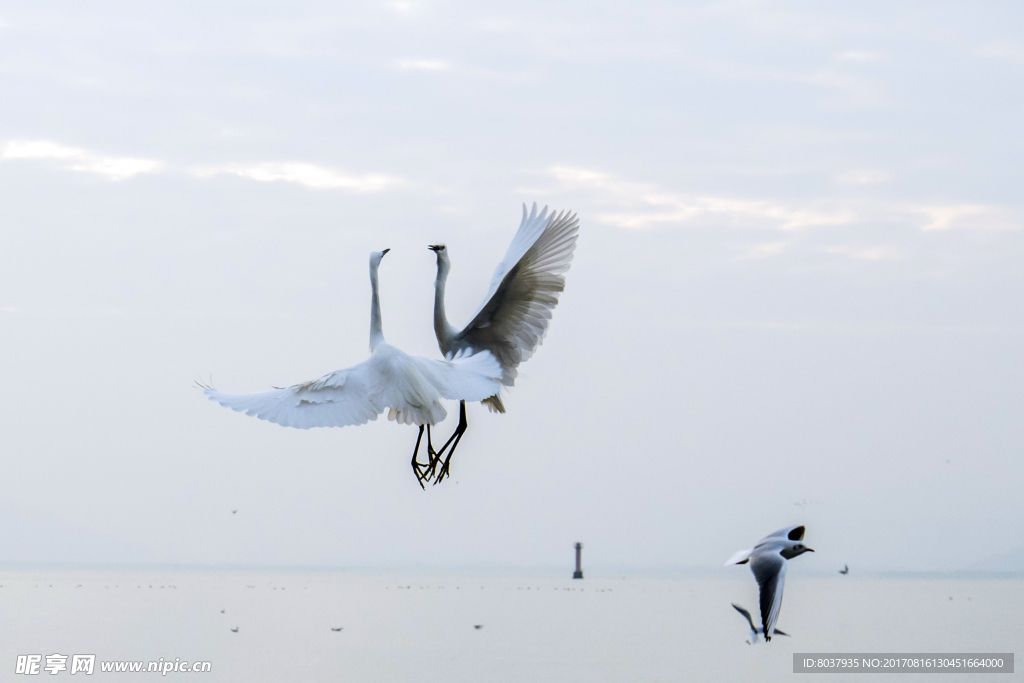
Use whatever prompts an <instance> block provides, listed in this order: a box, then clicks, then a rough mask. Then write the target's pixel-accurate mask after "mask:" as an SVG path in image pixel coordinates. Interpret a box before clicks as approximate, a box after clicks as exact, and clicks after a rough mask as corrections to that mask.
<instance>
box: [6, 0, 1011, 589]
mask: <svg viewBox="0 0 1024 683" xmlns="http://www.w3.org/2000/svg"><path fill="white" fill-rule="evenodd" d="M1022 26H1024V9H1022V8H1021V7H1020V6H1019V4H1017V3H1009V2H1006V3H999V2H996V3H985V4H983V5H979V4H976V3H975V4H965V3H951V2H931V1H928V2H923V1H922V2H906V3H899V4H897V5H894V4H893V3H882V2H862V3H855V4H853V5H850V4H849V3H820V2H771V3H769V2H753V1H750V2H748V1H723V2H691V3H678V2H672V3H660V2H647V1H639V2H630V3H622V2H615V3H609V2H592V3H585V4H580V3H550V2H544V3H540V2H524V3H516V4H515V6H514V7H513V6H511V5H509V3H493V2H472V3H470V2H463V3H460V2H440V1H439V2H431V1H425V2H419V1H416V0H400V1H395V2H378V3H354V2H353V3H336V2H331V3H328V2H292V3H286V4H281V3H266V2H211V1H209V0H204V1H203V2H173V3H171V2H163V3H144V4H139V3H128V2H95V3H89V5H88V7H86V6H83V5H81V4H80V3H75V2H52V3H45V5H43V4H40V3H37V2H28V1H18V0H13V1H11V2H6V3H4V5H3V6H2V8H0V207H2V210H0V442H2V458H3V463H4V476H3V477H0V537H2V538H3V539H4V542H3V544H0V563H20V562H40V563H42V562H46V563H50V562H53V563H80V562H101V563H164V564H183V565H184V564H211V565H275V566H313V567H332V568H367V567H370V568H374V567H376V568H399V567H410V568H434V567H442V568H443V567H471V568H495V569H497V570H502V571H513V570H517V568H521V569H522V568H537V567H551V568H556V569H558V568H562V567H564V568H565V569H566V571H571V568H572V561H573V550H572V544H573V543H574V542H576V541H582V542H583V543H584V547H585V550H584V567H585V569H589V570H590V571H591V572H597V573H599V574H600V573H602V572H604V573H606V574H614V573H616V572H639V571H650V570H659V569H661V570H667V571H676V570H679V571H682V570H684V569H685V568H711V567H716V566H720V565H721V563H722V562H723V561H724V560H725V559H726V558H727V557H729V555H731V554H732V552H733V551H735V550H736V549H738V548H743V547H750V546H751V545H752V544H753V543H755V542H756V541H757V539H759V538H760V537H762V536H763V535H765V534H767V533H769V532H771V531H774V530H775V529H778V528H781V527H784V526H787V525H790V524H797V523H804V524H806V525H807V529H808V530H807V537H806V541H807V543H808V544H809V545H810V546H811V547H814V548H815V549H816V550H817V552H816V553H815V555H813V556H812V555H808V556H806V557H807V558H810V559H808V560H806V561H804V562H803V564H804V565H806V571H822V572H831V571H833V570H834V568H837V567H841V566H842V565H843V564H849V565H850V566H851V567H856V568H858V569H861V568H863V569H865V570H871V571H887V570H895V571H900V570H904V571H926V570H937V571H949V570H961V569H971V568H984V567H991V566H996V565H998V564H999V563H1000V562H1002V563H1003V564H1002V565H1000V566H1003V565H1005V564H1006V561H1005V557H1006V556H1007V554H1009V556H1011V557H1017V558H1018V561H1019V558H1020V557H1022V556H1024V555H1022V549H1024V527H1022V526H1021V525H1020V520H1021V519H1022V518H1024V496H1021V490H1022V484H1024V457H1022V456H1024V420H1022V419H1021V416H1022V411H1024V363H1021V360H1020V356H1021V347H1022V342H1024V307H1022V306H1021V304H1020V301H1021V298H1022V294H1024V286H1022V285H1024V269H1022V268H1021V263H1022V262H1024V261H1022V259H1024V199H1022V195H1021V191H1020V190H1021V177H1022V176H1021V169H1022V168H1024V135H1022V132H1021V130H1022V129H1021V121H1022V120H1024V119H1022V116H1024V87H1022V86H1024V30H1022V28H1021V27H1022ZM534 201H536V202H537V203H538V204H540V205H541V206H543V205H545V204H546V205H550V206H551V207H552V208H555V209H571V210H573V211H575V212H577V213H578V215H579V218H580V225H581V228H580V237H579V242H578V247H577V250H576V256H575V260H574V262H573V266H572V269H571V270H570V271H569V273H568V276H567V287H566V291H565V293H564V294H563V296H562V298H561V301H560V304H559V306H558V308H557V309H556V311H555V314H554V319H553V321H552V324H551V327H550V330H549V334H548V336H547V338H546V339H545V341H544V344H543V346H542V347H541V348H540V349H539V350H538V352H537V353H536V355H535V356H534V357H533V358H532V359H531V360H530V361H529V362H528V363H527V364H525V365H523V366H522V367H521V369H520V374H519V379H518V381H517V384H516V386H515V387H514V388H513V389H512V390H511V391H510V392H509V393H508V394H507V395H506V396H505V404H506V406H507V408H508V412H507V414H505V415H500V416H498V415H491V414H489V413H487V411H486V410H485V409H484V408H483V407H481V406H479V405H473V406H470V409H469V431H468V432H467V434H466V437H465V438H464V439H463V440H462V444H461V446H460V448H459V451H458V453H457V456H456V458H455V459H454V460H453V465H452V478H451V480H449V481H446V482H444V483H443V484H442V485H439V486H436V487H430V488H429V489H428V490H427V491H422V490H420V487H419V486H417V484H416V482H415V479H414V477H413V474H412V472H411V470H410V467H409V456H410V454H411V449H412V444H413V442H414V440H415V429H414V428H413V427H405V426H396V425H395V424H393V423H388V422H387V421H386V420H385V419H383V418H382V419H379V420H378V421H377V422H374V423H371V424H369V425H366V426H361V427H350V428H344V429H320V430H311V431H299V430H293V429H285V428H282V427H279V426H277V425H274V424H270V423H265V422H261V421H258V420H256V419H253V418H249V417H246V416H243V415H239V414H236V413H232V412H230V411H228V410H225V409H223V408H221V407H219V406H217V405H215V404H213V403H211V402H209V401H207V400H205V398H204V397H203V396H202V394H201V392H200V391H199V390H198V389H197V388H196V387H195V385H194V383H195V381H196V380H203V381H206V380H209V379H210V378H212V380H213V381H214V382H215V383H216V385H217V387H218V388H220V389H222V390H228V391H257V390H262V389H265V388H268V387H270V386H272V385H276V386H281V385H287V384H292V383H296V382H299V381H304V380H307V379H311V378H313V377H317V376H320V375H322V374H324V373H326V372H329V371H331V370H334V369H337V368H341V367H346V366H349V365H353V364H355V363H357V362H360V361H362V360H363V359H364V358H365V357H366V356H367V355H368V348H367V346H368V327H369V310H368V309H369V282H368V277H367V259H368V255H369V252H371V251H373V250H380V249H383V248H390V249H391V250H392V251H391V252H390V253H389V254H388V256H387V258H386V259H385V260H384V262H383V264H382V266H381V271H380V277H381V298H382V309H383V318H384V332H385V335H386V337H387V339H388V341H389V342H391V343H393V344H395V345H397V346H399V347H400V348H402V349H404V350H406V351H408V352H410V353H415V354H419V355H424V356H428V357H434V358H436V357H439V352H438V350H437V347H436V343H435V340H434V337H433V330H432V326H431V306H432V296H433V288H432V286H431V284H432V281H433V277H434V268H435V266H434V255H433V254H432V253H431V252H429V251H428V250H427V249H426V246H427V245H428V244H433V243H437V242H444V243H446V244H447V245H448V249H449V252H450V255H451V259H452V264H453V265H452V273H451V277H450V279H449V284H448V314H449V317H450V319H451V320H452V321H453V323H454V324H456V325H459V324H460V323H463V322H465V321H468V319H469V317H470V316H471V314H472V313H473V312H474V311H475V310H476V307H477V306H478V305H479V304H480V302H481V299H482V297H483V296H484V294H485V293H486V291H487V286H488V283H489V281H490V276H491V273H492V271H493V269H494V268H495V266H496V265H497V264H498V262H499V261H500V260H501V257H502V255H503V254H504V250H505V248H506V247H507V245H508V243H509V241H510V240H511V238H512V235H513V234H514V232H515V229H516V227H517V226H518V221H519V218H520V214H521V210H522V209H521V206H522V204H523V203H532V202H534ZM454 407H455V406H454V404H452V405H450V406H449V413H450V418H449V422H447V423H446V425H445V426H443V427H442V428H441V431H442V432H445V433H446V432H447V431H449V430H450V429H451V428H453V427H454V415H452V413H457V411H453V410H452V408H454ZM232 510H237V511H238V512H237V514H232V512H231V511H232ZM1000 557H1002V558H1003V559H1002V560H1000ZM524 570H525V569H524Z"/></svg>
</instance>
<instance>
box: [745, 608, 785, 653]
mask: <svg viewBox="0 0 1024 683" xmlns="http://www.w3.org/2000/svg"><path fill="white" fill-rule="evenodd" d="M732 608H733V609H734V610H736V611H737V612H739V613H740V614H742V615H743V616H744V617H745V618H746V620H747V623H748V624H749V625H750V640H748V641H747V644H748V645H757V643H758V639H757V628H756V627H755V626H754V620H753V619H751V618H750V612H748V611H747V610H745V609H743V608H742V607H740V606H739V605H737V604H736V603H735V602H734V603H732ZM772 633H773V634H774V635H777V636H787V637H788V636H789V634H788V633H786V632H785V631H780V630H779V629H775V630H774V631H773V632H772Z"/></svg>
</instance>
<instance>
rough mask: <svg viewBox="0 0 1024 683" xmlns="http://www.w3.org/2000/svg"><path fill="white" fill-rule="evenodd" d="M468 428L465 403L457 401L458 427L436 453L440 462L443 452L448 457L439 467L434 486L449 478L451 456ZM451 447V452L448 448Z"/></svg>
mask: <svg viewBox="0 0 1024 683" xmlns="http://www.w3.org/2000/svg"><path fill="white" fill-rule="evenodd" d="M467 427H469V422H467V421H466V402H465V401H459V426H458V427H456V428H455V432H454V433H452V435H451V436H450V437H448V441H446V442H445V444H444V445H443V446H441V450H439V451H438V452H437V454H436V455H437V459H438V460H440V459H441V458H442V457H444V452H445V451H446V450H447V451H448V456H447V457H445V459H444V463H443V464H442V465H441V471H440V472H438V474H437V479H435V480H434V486H437V485H438V484H440V483H441V482H442V481H444V478H445V477H447V476H449V472H448V465H449V464H450V463H451V461H452V455H454V454H455V449H456V448H457V447H458V445H459V441H461V440H462V435H463V434H465V433H466V428H467ZM449 446H451V450H449V449H448V447H449Z"/></svg>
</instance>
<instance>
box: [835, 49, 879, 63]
mask: <svg viewBox="0 0 1024 683" xmlns="http://www.w3.org/2000/svg"><path fill="white" fill-rule="evenodd" d="M836 59H838V60H839V61H841V62H850V63H852V64H875V63H877V62H880V61H881V60H882V56H881V55H880V54H879V53H877V52H871V51H869V50H846V51H845V52H840V53H839V54H838V55H836Z"/></svg>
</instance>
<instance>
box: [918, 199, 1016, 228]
mask: <svg viewBox="0 0 1024 683" xmlns="http://www.w3.org/2000/svg"><path fill="white" fill-rule="evenodd" d="M916 210H917V211H918V212H920V213H923V214H925V215H926V216H928V217H929V218H930V219H931V221H930V222H929V223H927V224H926V225H924V226H922V228H921V229H922V230H926V231H932V230H953V229H974V230H979V229H980V230H1012V229H1019V228H1020V227H1021V226H1020V223H1019V222H1018V221H1015V220H1014V217H1013V216H1012V215H1011V214H1010V212H1009V211H1007V210H1006V209H1003V208H1001V207H998V206H988V205H986V204H959V205H952V206H922V207H917V209H916Z"/></svg>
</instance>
